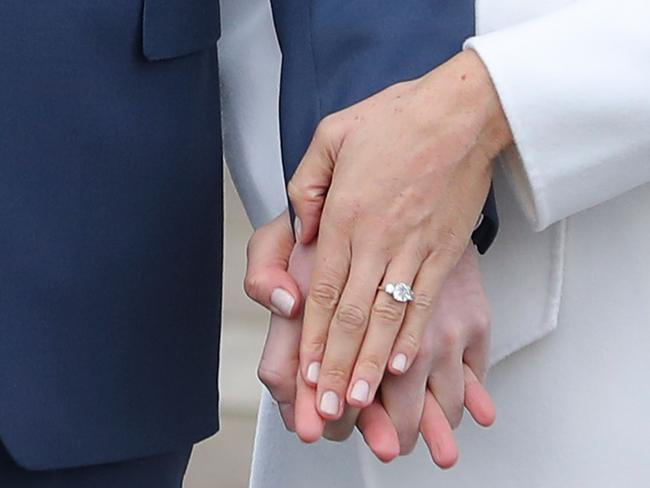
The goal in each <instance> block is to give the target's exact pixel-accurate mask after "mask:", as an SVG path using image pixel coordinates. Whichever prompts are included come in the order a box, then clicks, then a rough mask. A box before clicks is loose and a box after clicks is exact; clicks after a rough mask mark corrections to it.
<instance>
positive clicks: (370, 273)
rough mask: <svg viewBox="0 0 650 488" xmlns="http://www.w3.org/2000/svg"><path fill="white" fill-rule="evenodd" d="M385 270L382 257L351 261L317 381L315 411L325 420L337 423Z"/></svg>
mask: <svg viewBox="0 0 650 488" xmlns="http://www.w3.org/2000/svg"><path fill="white" fill-rule="evenodd" d="M385 269H386V262H385V260H384V257H383V256H380V255H378V254H377V255H374V254H373V255H361V256H358V257H357V259H354V260H353V261H352V268H351V270H350V277H349V280H348V283H347V285H346V287H345V290H344V292H343V295H342V297H341V301H340V303H339V306H338V308H337V310H336V313H335V314H334V317H333V319H332V323H331V324H330V327H329V333H328V336H327V346H326V349H325V354H324V356H323V361H322V367H321V370H320V376H319V379H318V410H319V412H320V413H321V415H322V416H323V417H325V418H326V419H331V420H333V419H337V418H339V417H340V415H341V414H342V407H343V402H344V399H345V397H346V393H347V391H348V386H349V381H350V376H351V374H352V369H353V368H354V364H355V362H356V360H357V356H358V354H359V350H360V348H361V344H362V343H363V338H364V335H365V333H366V328H367V326H368V317H369V315H370V308H371V305H372V302H373V300H374V298H375V295H376V293H377V286H378V285H379V282H380V280H381V277H382V275H383V274H384V270H385Z"/></svg>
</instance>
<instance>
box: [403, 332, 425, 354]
mask: <svg viewBox="0 0 650 488" xmlns="http://www.w3.org/2000/svg"><path fill="white" fill-rule="evenodd" d="M398 343H399V345H398V348H399V350H400V351H401V352H403V353H405V354H406V355H407V356H409V357H414V356H416V355H417V353H418V351H419V349H420V338H419V337H418V336H417V335H416V334H415V333H414V332H413V331H412V330H403V331H402V332H400V335H399V338H398Z"/></svg>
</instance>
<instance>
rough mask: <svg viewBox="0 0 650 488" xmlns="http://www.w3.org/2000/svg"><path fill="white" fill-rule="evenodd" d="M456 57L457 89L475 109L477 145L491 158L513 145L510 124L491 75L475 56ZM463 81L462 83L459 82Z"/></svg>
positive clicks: (472, 53) (473, 53) (466, 54)
mask: <svg viewBox="0 0 650 488" xmlns="http://www.w3.org/2000/svg"><path fill="white" fill-rule="evenodd" d="M456 58H458V62H459V69H460V71H461V74H460V78H461V83H459V84H460V85H461V88H460V89H461V90H464V91H465V97H464V98H465V99H466V100H467V101H468V103H469V104H471V106H472V107H473V108H474V110H473V111H472V112H473V113H474V114H475V117H476V119H475V122H476V123H477V124H478V127H479V131H478V135H479V137H478V140H479V144H480V145H481V146H483V149H484V151H485V154H486V155H487V156H488V157H489V158H490V159H492V158H494V157H496V156H497V155H498V154H499V153H500V152H501V151H502V150H503V149H505V148H506V147H508V146H509V145H510V144H512V140H513V138H512V132H511V130H510V124H509V123H508V119H507V118H506V115H505V112H504V111H503V107H502V105H501V100H500V99H499V94H498V93H497V90H496V87H495V86H494V83H493V82H492V78H491V77H490V73H489V72H488V70H487V68H486V66H485V64H484V63H483V61H482V60H481V58H480V57H479V56H478V54H477V53H476V52H475V51H473V50H472V49H468V50H465V51H463V52H461V53H460V54H458V55H457V56H456ZM463 81H465V83H462V82H463ZM467 82H468V83H467Z"/></svg>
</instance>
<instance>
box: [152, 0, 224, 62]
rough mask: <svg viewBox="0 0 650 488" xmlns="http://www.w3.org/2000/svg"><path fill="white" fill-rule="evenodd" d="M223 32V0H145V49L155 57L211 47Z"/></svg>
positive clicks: (166, 57) (177, 54)
mask: <svg viewBox="0 0 650 488" xmlns="http://www.w3.org/2000/svg"><path fill="white" fill-rule="evenodd" d="M219 34H220V20H219V0H144V11H143V18H142V51H143V53H144V56H145V57H146V58H147V59H149V60H151V61H156V60H160V59H169V58H176V57H179V56H184V55H186V54H190V53H193V52H195V51H200V50H202V49H207V48H209V47H212V46H214V45H215V44H216V42H217V40H218V39H219Z"/></svg>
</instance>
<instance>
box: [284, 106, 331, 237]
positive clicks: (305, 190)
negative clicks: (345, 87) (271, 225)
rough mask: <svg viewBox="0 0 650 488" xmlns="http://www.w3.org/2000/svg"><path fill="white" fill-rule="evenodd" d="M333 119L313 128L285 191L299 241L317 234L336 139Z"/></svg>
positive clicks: (329, 177) (328, 119)
mask: <svg viewBox="0 0 650 488" xmlns="http://www.w3.org/2000/svg"><path fill="white" fill-rule="evenodd" d="M335 126H336V122H335V121H334V120H333V118H331V117H330V118H325V119H324V120H323V121H322V122H321V123H320V124H319V125H318V127H317V128H316V131H315V133H314V137H313V139H312V141H311V144H310V145H309V147H308V148H307V151H306V152H305V155H304V156H303V158H302V161H301V162H300V164H299V165H298V168H297V169H296V172H295V173H294V175H293V177H292V178H291V180H290V181H289V185H288V187H287V192H288V194H289V200H290V201H291V204H292V206H293V209H294V211H295V213H296V221H295V230H296V238H297V240H298V242H300V243H302V244H308V243H309V242H311V241H312V239H314V237H316V235H317V234H318V227H319V223H320V220H321V215H322V211H323V206H324V204H325V197H326V196H327V192H328V190H329V187H330V184H331V181H332V175H333V172H334V162H335V161H336V153H337V152H338V148H337V145H338V143H337V142H336V141H337V140H338V138H339V135H338V131H337V130H336V128H335Z"/></svg>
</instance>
